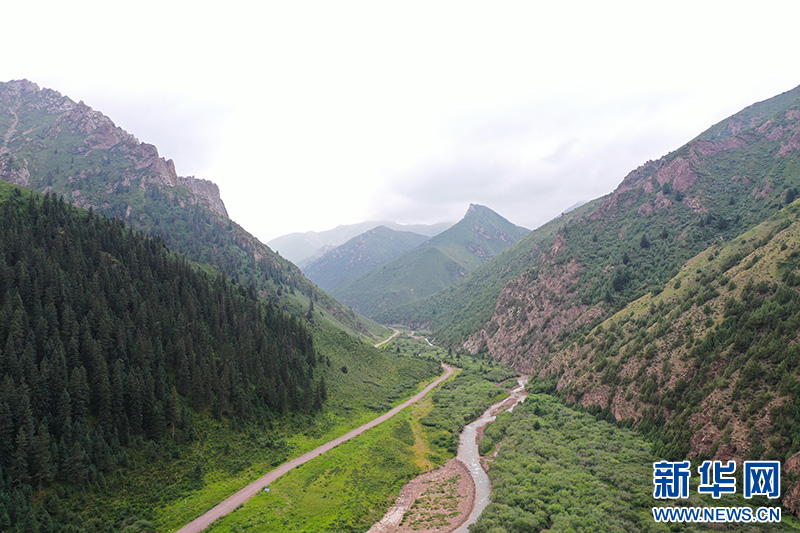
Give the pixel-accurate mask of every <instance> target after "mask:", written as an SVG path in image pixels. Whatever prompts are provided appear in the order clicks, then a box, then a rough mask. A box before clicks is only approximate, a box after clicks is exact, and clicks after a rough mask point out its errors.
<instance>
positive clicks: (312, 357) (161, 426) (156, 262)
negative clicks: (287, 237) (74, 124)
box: [0, 182, 327, 531]
mask: <svg viewBox="0 0 800 533" xmlns="http://www.w3.org/2000/svg"><path fill="white" fill-rule="evenodd" d="M0 286H2V288H3V290H2V291H0V344H2V346H3V348H2V351H0V529H1V530H3V531H9V530H11V529H10V528H11V526H12V524H16V525H18V526H19V529H15V530H19V531H38V529H37V528H35V527H33V526H32V525H31V524H30V523H29V520H31V519H32V517H33V516H34V515H35V514H34V512H33V508H34V504H33V503H31V504H30V505H29V504H28V502H27V500H28V498H27V496H28V495H30V494H31V492H32V491H33V490H35V491H37V494H43V493H44V492H43V491H44V490H45V489H49V488H51V487H59V488H58V492H59V493H60V494H61V496H62V498H65V497H66V496H67V495H69V494H70V490H82V489H83V488H87V487H90V486H93V485H95V484H96V483H97V480H98V476H109V479H110V478H111V476H112V474H114V472H115V471H117V466H118V465H123V464H125V462H126V460H127V459H126V457H127V454H128V453H132V452H133V450H134V449H136V448H137V447H138V446H139V445H140V443H141V442H143V441H144V440H146V441H148V442H150V443H151V445H154V446H159V445H162V444H163V445H164V446H168V447H171V448H174V447H175V446H177V445H178V444H180V443H183V442H187V441H191V440H192V439H194V438H195V437H194V436H193V435H195V432H196V431H197V429H196V428H195V423H196V422H197V424H198V425H201V424H206V423H207V422H205V420H204V419H205V418H210V416H211V413H213V416H214V417H215V418H217V419H220V418H223V417H225V418H235V419H237V420H238V421H239V422H240V423H242V424H247V423H250V422H259V423H261V424H264V425H265V426H266V424H267V423H268V421H270V420H273V419H275V418H279V417H282V416H283V415H284V414H286V413H300V412H303V413H306V414H311V413H314V412H316V411H319V410H320V409H321V407H322V403H323V402H324V401H325V399H326V397H327V392H326V387H325V381H324V378H321V377H320V376H321V373H320V372H319V368H318V363H319V361H318V360H317V352H316V350H315V348H314V345H313V339H312V336H311V333H310V332H309V330H308V329H307V328H305V327H304V326H303V325H302V324H301V323H300V322H299V321H298V320H297V319H296V318H295V317H293V316H291V315H289V314H288V313H284V312H282V311H280V310H279V309H277V308H276V307H274V306H272V305H271V304H269V303H267V302H265V301H264V300H263V299H260V298H258V297H257V295H256V294H255V293H254V292H253V291H248V290H246V289H245V288H244V287H242V286H240V285H235V284H233V283H231V282H230V281H229V280H227V279H226V278H225V276H223V275H221V274H219V273H218V272H215V271H214V272H208V271H207V269H204V268H201V267H200V266H199V265H195V264H191V263H190V262H188V261H187V260H186V259H185V258H183V257H180V256H177V255H176V254H174V253H172V252H170V251H169V250H168V249H167V248H166V247H165V246H164V244H163V242H162V241H161V240H160V239H154V238H148V237H145V236H144V235H142V234H140V233H137V232H133V231H131V230H130V229H129V228H128V227H126V226H125V225H124V224H123V223H122V222H120V221H119V220H116V221H114V220H110V219H107V218H104V217H101V216H98V215H96V214H94V213H92V212H88V213H87V212H85V211H83V210H80V209H78V208H75V207H73V206H71V205H69V204H67V203H66V202H65V201H64V199H63V197H62V198H56V197H55V196H53V195H47V196H42V195H39V194H38V193H34V192H32V191H30V190H26V189H22V188H21V187H14V186H12V185H9V184H7V183H2V182H0ZM315 368H316V369H317V370H318V373H317V374H318V377H317V378H314V377H313V376H314V370H315ZM202 413H206V415H205V417H203V416H200V415H201V414H202ZM195 415H197V416H198V418H197V419H196V418H195ZM201 419H203V420H204V421H203V422H200V421H199V420H201ZM49 512H50V513H52V514H56V513H60V511H59V510H58V509H57V508H55V510H54V508H52V507H51V508H50V509H49ZM43 514H44V513H38V516H39V517H40V518H42V519H43ZM37 519H38V518H37ZM53 519H55V520H56V521H60V520H61V518H60V517H58V516H50V517H48V519H47V520H49V521H51V527H52V520H53ZM65 521H70V520H69V519H68V518H65ZM34 525H35V524H34ZM102 529H106V528H102ZM51 530H52V529H51Z"/></svg>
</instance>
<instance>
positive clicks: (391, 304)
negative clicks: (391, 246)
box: [331, 205, 528, 323]
mask: <svg viewBox="0 0 800 533" xmlns="http://www.w3.org/2000/svg"><path fill="white" fill-rule="evenodd" d="M527 233H528V230H526V229H524V228H521V227H519V226H515V225H514V224H512V223H511V222H509V221H508V220H506V219H505V218H503V217H501V216H500V215H498V214H497V213H495V212H494V211H492V210H491V209H489V208H487V207H484V206H480V205H470V207H469V209H468V211H467V213H466V215H465V216H464V218H463V219H462V220H461V221H460V222H458V223H457V224H455V225H454V226H452V227H451V228H450V229H448V230H446V231H444V232H442V233H440V234H439V235H436V236H435V237H433V238H432V239H430V240H429V241H427V242H425V243H424V244H422V245H421V246H419V247H418V248H415V249H413V250H411V251H409V252H407V253H405V254H403V255H401V256H399V257H397V258H396V259H394V260H392V261H389V262H387V263H385V264H383V265H381V266H379V267H376V268H374V269H372V270H370V271H368V272H366V273H365V274H363V275H361V276H360V277H358V278H356V279H355V280H353V281H351V282H350V283H347V284H346V285H344V286H342V287H340V288H337V289H335V290H333V291H331V292H332V294H333V295H334V296H336V297H337V298H339V299H340V300H341V301H342V302H344V303H346V304H348V305H350V306H352V307H353V308H354V309H356V310H357V311H358V312H360V313H362V314H364V315H366V316H370V317H375V318H378V317H380V318H378V319H379V320H381V321H382V322H384V323H388V322H391V321H392V320H391V318H392V316H393V310H394V309H396V308H397V307H398V306H402V305H404V304H407V303H409V302H415V301H418V300H420V299H422V298H424V297H426V296H429V295H431V294H434V293H435V292H437V291H439V290H441V289H443V288H445V287H447V286H449V285H451V284H452V283H453V282H455V281H457V280H458V279H460V278H463V277H464V276H465V275H467V274H468V273H469V272H471V271H472V270H474V269H475V268H477V267H478V266H479V265H481V264H483V263H485V262H486V261H488V260H489V259H491V258H492V257H494V256H495V255H497V254H498V253H500V252H501V251H502V250H504V249H506V248H508V247H509V246H511V245H512V244H514V243H515V242H517V241H518V240H519V239H521V238H522V237H523V236H524V235H526V234H527Z"/></svg>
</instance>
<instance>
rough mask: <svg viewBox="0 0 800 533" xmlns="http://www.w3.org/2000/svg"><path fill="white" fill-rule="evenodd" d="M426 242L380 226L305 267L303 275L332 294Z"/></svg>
mask: <svg viewBox="0 0 800 533" xmlns="http://www.w3.org/2000/svg"><path fill="white" fill-rule="evenodd" d="M427 239H428V238H427V237H425V236H424V235H420V234H418V233H411V232H408V231H394V230H391V229H389V228H387V227H385V226H378V227H377V228H374V229H372V230H370V231H368V232H366V233H362V234H361V235H359V236H357V237H354V238H352V239H350V240H349V241H347V242H346V243H344V244H342V245H341V246H338V247H337V248H334V249H333V250H331V251H329V252H327V253H326V254H325V255H323V256H322V257H320V258H319V259H317V260H316V261H314V262H313V263H311V264H309V265H307V266H306V267H304V268H303V273H304V274H305V275H306V276H308V278H309V279H310V280H312V281H313V282H314V283H316V284H317V285H319V286H320V287H321V288H322V289H323V290H326V291H333V290H335V289H337V288H339V287H341V286H342V285H343V284H345V283H347V282H348V281H350V280H353V279H355V278H357V277H358V276H360V275H362V274H364V273H365V272H367V271H369V270H371V269H372V268H375V267H376V266H378V265H382V264H383V263H386V262H387V261H390V260H391V259H394V258H395V257H397V256H399V255H401V254H403V253H405V252H407V251H409V250H411V249H413V248H416V247H417V246H419V245H420V244H422V243H423V242H425V241H426V240H427Z"/></svg>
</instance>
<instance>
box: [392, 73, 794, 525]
mask: <svg viewBox="0 0 800 533" xmlns="http://www.w3.org/2000/svg"><path fill="white" fill-rule="evenodd" d="M799 193H800V87H798V88H795V89H793V90H791V91H788V92H786V93H784V94H781V95H778V96H776V97H775V98H772V99H769V100H766V101H764V102H760V103H757V104H754V105H752V106H750V107H748V108H746V109H744V110H742V111H741V112H739V113H737V114H735V115H733V116H732V117H730V118H728V119H726V120H724V121H722V122H720V123H719V124H716V125H714V126H713V127H711V128H710V129H709V130H707V131H706V132H704V133H702V134H701V135H699V136H698V137H696V138H695V139H693V140H692V141H690V142H689V143H687V144H686V145H684V146H682V147H681V148H679V149H677V150H675V151H674V152H672V153H670V154H668V155H666V156H664V157H663V158H661V159H659V160H657V161H649V162H647V163H645V164H644V165H642V166H641V167H639V168H638V169H636V170H634V171H632V172H631V173H630V174H628V175H627V176H626V177H625V178H624V179H623V181H622V182H621V183H620V185H619V186H618V187H617V189H616V190H615V191H613V192H612V193H610V194H608V195H606V196H604V197H602V198H598V199H596V200H594V201H592V202H589V203H587V204H585V205H582V206H580V207H578V208H577V209H575V210H574V211H571V212H569V213H566V214H565V215H563V216H562V217H559V218H557V219H555V220H553V221H551V222H550V223H548V224H545V225H544V226H542V227H541V228H539V229H537V230H535V231H533V232H532V233H531V234H530V235H528V236H527V237H525V238H524V239H522V240H520V241H519V242H518V243H517V244H515V245H514V246H512V247H511V248H509V249H508V250H506V251H505V252H504V253H502V254H500V255H499V256H497V257H496V258H494V259H493V260H492V261H490V262H488V263H486V264H485V265H483V266H481V267H479V268H478V269H477V270H475V271H474V272H473V273H471V274H470V275H469V276H467V277H465V278H464V279H462V280H459V281H458V282H456V283H455V284H453V285H452V286H450V287H448V288H446V289H444V290H442V291H440V292H439V293H437V294H434V295H432V296H430V297H429V298H427V299H424V300H422V301H418V302H413V303H410V304H408V305H406V306H404V307H402V308H399V309H397V310H395V311H394V313H393V317H394V318H395V319H398V320H402V321H404V322H406V323H408V324H411V325H414V326H423V325H424V326H428V327H431V328H432V329H433V330H434V332H435V335H436V337H437V338H438V339H439V340H440V342H447V343H449V344H450V345H451V346H453V347H462V348H466V349H468V350H469V351H471V352H473V353H483V354H490V355H491V356H492V357H493V358H495V359H499V360H503V361H506V362H509V363H511V364H513V365H514V366H515V367H516V368H517V369H519V370H521V371H524V372H526V373H530V374H532V375H533V376H534V379H533V383H534V385H535V386H536V387H540V388H545V389H547V390H550V391H552V392H558V393H559V394H561V395H562V396H563V397H564V398H565V399H567V400H569V401H572V402H576V403H579V404H581V405H583V406H585V407H586V408H587V409H590V410H593V411H595V412H597V413H598V414H599V415H601V416H605V417H607V418H609V419H615V420H617V421H627V422H630V423H633V424H637V425H638V426H639V428H640V429H641V430H642V431H643V432H645V433H646V434H648V435H649V436H650V437H651V438H652V439H653V440H654V441H655V449H656V451H657V453H658V454H659V456H660V457H664V458H669V459H675V460H677V459H680V460H683V459H685V458H698V457H714V458H716V459H721V460H727V459H736V460H738V461H741V460H744V459H773V460H781V461H782V462H783V464H784V472H785V474H786V476H787V478H785V479H787V481H786V483H787V486H788V487H789V489H788V490H787V495H786V496H785V497H784V500H783V504H784V506H786V507H787V508H789V509H791V510H793V512H795V513H797V512H800V485H798V484H797V483H796V480H797V474H798V473H800V454H799V452H800V440H798V439H797V435H798V432H800V427H799V426H798V425H797V420H798V419H800V414H798V411H797V409H798V407H797V406H798V404H797V400H796V399H797V397H798V393H800V389H798V386H797V383H798V382H800V380H799V379H798V378H800V373H798V356H797V353H796V352H797V349H796V348H797V346H798V342H800V328H799V327H798V324H797V320H798V318H797V317H798V316H800V315H799V313H800V307H799V306H798V305H799V304H798V302H800V297H799V296H798V294H799V293H798V282H797V279H798V274H799V273H798V271H797V269H798V267H800V263H799V262H798V259H797V258H798V256H800V238H798V235H799V233H798V229H800V228H798V215H800V207H799V206H798V205H797V203H795V199H796V198H797V197H798V194H799Z"/></svg>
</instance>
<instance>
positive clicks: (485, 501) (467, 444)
mask: <svg viewBox="0 0 800 533" xmlns="http://www.w3.org/2000/svg"><path fill="white" fill-rule="evenodd" d="M517 382H518V383H519V386H518V387H517V388H515V389H514V390H513V391H511V396H509V397H508V398H506V399H505V400H503V401H502V402H498V403H496V404H494V405H492V406H491V407H489V408H488V409H487V410H486V411H485V412H484V413H483V415H481V417H480V418H478V419H477V420H475V421H474V422H471V423H469V424H467V425H466V426H465V427H464V430H463V431H462V432H461V437H460V439H459V444H458V455H457V457H458V459H459V460H460V461H461V462H462V463H464V464H465V465H466V466H467V469H468V470H469V473H470V475H471V476H472V480H473V481H474V482H475V505H474V506H473V508H472V512H471V513H470V515H469V518H468V519H467V521H466V522H464V524H462V525H461V527H459V528H458V529H457V530H456V532H455V533H468V531H469V530H468V527H469V525H470V524H474V523H475V522H476V521H477V520H478V517H479V516H480V515H481V513H482V512H483V510H484V509H485V508H486V506H487V505H489V503H490V501H491V500H489V494H490V493H491V491H492V484H491V483H490V482H489V476H487V475H486V472H485V471H484V470H483V467H481V461H480V455H479V454H478V443H477V442H476V441H475V439H476V437H477V435H478V429H479V428H481V427H483V426H485V425H486V424H488V423H489V422H493V421H494V419H495V416H493V415H492V413H494V412H495V410H497V409H498V408H499V407H500V406H501V405H508V404H511V406H510V407H509V408H508V409H506V410H507V411H511V410H513V409H514V406H515V405H516V404H517V403H519V402H521V401H523V400H524V399H525V383H527V382H528V378H527V377H525V376H523V377H520V378H517Z"/></svg>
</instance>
